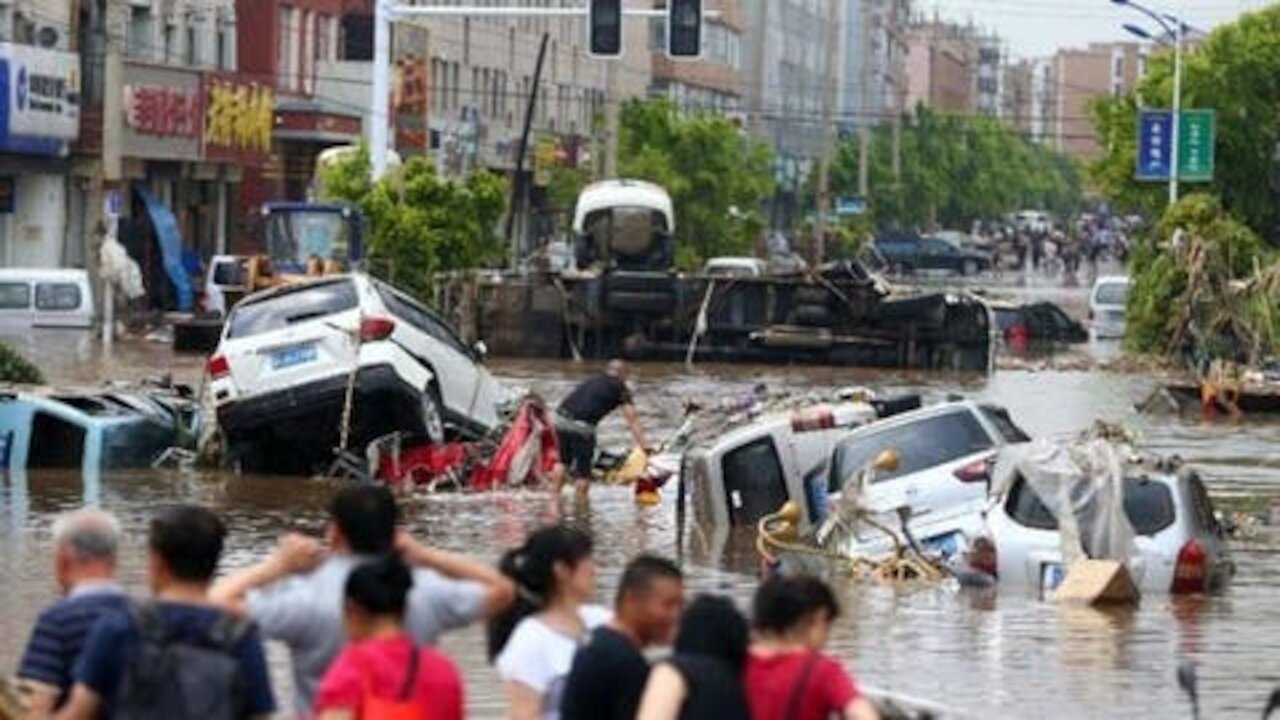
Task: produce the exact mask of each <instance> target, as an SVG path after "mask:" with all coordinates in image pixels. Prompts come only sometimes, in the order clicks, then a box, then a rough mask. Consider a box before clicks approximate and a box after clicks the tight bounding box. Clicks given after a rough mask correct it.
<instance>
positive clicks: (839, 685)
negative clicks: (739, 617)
mask: <svg viewBox="0 0 1280 720" xmlns="http://www.w3.org/2000/svg"><path fill="white" fill-rule="evenodd" d="M839 612H840V608H839V605H838V604H837V603H836V599H835V596H834V595H833V594H832V593H831V588H829V587H827V585H826V583H824V582H822V581H821V580H819V579H818V578H815V577H809V576H805V575H797V576H791V577H786V576H782V575H774V576H772V577H770V578H769V579H767V580H765V581H764V583H762V584H761V585H760V588H759V590H757V591H756V596H755V600H754V601H753V603H752V615H753V618H752V624H753V625H754V626H755V634H756V639H755V641H754V642H753V643H752V644H751V649H750V652H749V653H748V656H747V669H746V672H745V673H744V675H743V685H744V686H745V687H746V690H747V702H748V704H749V705H750V706H751V717H752V718H754V720H828V719H829V718H840V719H841V720H879V714H878V713H877V712H876V709H875V707H874V706H873V705H872V704H871V702H870V701H868V700H867V699H866V698H865V697H863V696H862V693H860V692H859V691H858V686H857V685H856V684H855V683H854V682H853V678H851V677H849V674H848V673H847V672H845V669H844V667H842V666H841V664H840V663H839V662H838V661H836V660H834V659H832V658H830V657H828V656H827V655H824V654H823V653H822V649H823V648H824V647H825V646H826V644H827V638H828V636H829V635H830V633H831V623H832V622H833V621H834V620H835V619H836V616H837V615H839Z"/></svg>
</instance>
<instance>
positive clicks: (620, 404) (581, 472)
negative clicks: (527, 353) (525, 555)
mask: <svg viewBox="0 0 1280 720" xmlns="http://www.w3.org/2000/svg"><path fill="white" fill-rule="evenodd" d="M627 374H628V371H627V364H626V363H624V362H623V361H621V360H610V361H609V364H608V366H606V368H605V371H604V374H602V375H596V376H595V377H592V378H588V379H587V380H584V381H583V382H582V383H581V384H580V385H578V387H576V388H574V389H573V392H571V393H569V396H568V397H566V398H565V399H564V400H563V401H562V402H561V403H560V407H559V409H557V410H556V430H557V433H556V434H557V436H558V437H559V441H560V461H561V463H562V464H563V466H564V470H565V471H567V473H568V474H569V476H570V477H572V478H573V479H574V482H575V484H576V486H577V490H578V493H579V494H585V493H586V492H587V487H588V485H587V483H588V482H589V481H590V480H591V467H592V465H593V464H594V462H595V454H596V426H597V425H599V424H600V421H601V420H603V419H604V417H605V416H606V415H608V414H609V413H611V412H613V411H614V410H616V409H618V408H622V417H623V419H624V420H625V421H626V423H627V429H628V430H630V431H631V438H632V439H633V440H635V443H636V447H640V448H648V447H649V443H648V441H647V440H646V439H645V434H644V428H642V427H641V426H640V415H639V413H637V412H636V406H635V404H634V403H632V401H631V390H630V388H628V387H627ZM564 474H565V472H558V473H556V484H555V490H556V493H557V494H559V491H560V489H561V487H562V485H563V482H564Z"/></svg>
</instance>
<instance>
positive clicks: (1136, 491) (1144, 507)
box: [1004, 478, 1177, 537]
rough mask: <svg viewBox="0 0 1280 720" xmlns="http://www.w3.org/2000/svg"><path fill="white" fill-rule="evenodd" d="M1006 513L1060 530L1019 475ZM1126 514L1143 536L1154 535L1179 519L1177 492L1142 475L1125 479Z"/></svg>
mask: <svg viewBox="0 0 1280 720" xmlns="http://www.w3.org/2000/svg"><path fill="white" fill-rule="evenodd" d="M1004 509H1005V512H1006V513H1007V514H1008V515H1009V517H1010V518H1012V519H1013V521H1014V522H1016V523H1018V524H1019V525H1022V526H1024V527H1029V528H1033V529H1036V530H1057V529H1058V519H1057V518H1055V517H1054V516H1053V513H1051V512H1049V508H1048V507H1046V506H1045V504H1044V503H1043V502H1041V500H1040V496H1039V495H1037V494H1036V492H1035V490H1033V489H1032V488H1031V486H1030V485H1029V484H1027V482H1026V480H1023V479H1022V478H1018V480H1017V481H1016V482H1015V483H1014V484H1013V487H1012V489H1010V490H1009V497H1008V499H1006V500H1005V505H1004ZM1124 513H1125V515H1126V516H1128V518H1129V523H1130V524H1131V525H1133V531H1134V532H1135V533H1137V534H1139V535H1143V536H1148V537H1149V536H1151V535H1155V534H1156V533H1158V532H1160V531H1161V530H1164V529H1165V528H1167V527H1169V526H1170V525H1172V524H1173V522H1174V520H1176V519H1177V509H1176V506H1175V505H1174V502H1173V492H1172V491H1170V490H1169V486H1168V485H1165V484H1164V483H1161V482H1154V481H1151V480H1144V479H1142V478H1125V480H1124Z"/></svg>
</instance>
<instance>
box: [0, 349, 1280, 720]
mask: <svg viewBox="0 0 1280 720" xmlns="http://www.w3.org/2000/svg"><path fill="white" fill-rule="evenodd" d="M54 355H57V353H51V354H50V356H51V360H50V364H49V367H54V368H56V369H55V370H49V372H50V373H51V374H53V373H57V374H56V375H55V377H58V378H60V379H66V380H74V381H82V382H92V381H97V380H100V379H104V378H106V377H118V376H125V377H129V378H139V377H144V376H146V375H153V374H155V373H157V372H165V371H172V372H174V373H175V374H176V376H177V377H178V379H185V380H188V381H192V380H197V379H198V372H199V367H200V359H199V358H181V357H180V358H176V359H174V358H170V356H169V355H168V354H167V352H162V351H161V350H157V349H156V348H155V347H153V346H148V345H143V346H135V345H127V344H126V345H123V346H120V347H117V348H116V351H115V353H114V354H113V355H112V356H111V357H110V358H103V357H102V356H101V355H100V354H99V352H98V351H97V349H96V347H94V346H92V345H86V346H84V347H83V348H80V347H77V348H73V350H72V351H69V352H67V353H66V355H68V356H73V357H70V358H68V357H60V358H56V359H55V358H53V356H54ZM590 371H591V368H589V367H584V366H572V365H570V364H568V363H553V362H527V363H523V362H522V363H495V372H497V373H498V374H500V375H501V376H503V377H505V378H508V379H511V380H513V381H515V382H517V383H519V384H521V385H525V386H528V387H530V388H532V389H535V390H538V391H540V392H541V393H543V394H544V395H545V396H547V397H550V398H559V397H561V396H563V395H564V394H565V393H566V392H567V391H568V389H569V388H570V387H571V385H572V384H573V383H574V382H575V381H576V380H577V379H579V378H580V377H582V376H583V375H585V374H586V373H588V372H590ZM637 371H638V372H637V374H638V378H637V384H638V393H637V397H638V400H639V403H640V407H641V410H642V413H643V416H644V420H645V422H646V423H647V424H648V426H649V427H650V428H651V434H653V435H655V436H656V437H659V438H661V437H662V435H663V434H664V433H665V432H669V431H670V430H671V429H673V428H674V427H676V426H677V425H678V423H679V413H680V411H681V403H680V401H681V400H682V399H683V398H685V397H689V396H700V397H724V396H726V395H728V394H731V393H739V392H747V391H748V390H750V388H751V387H752V386H753V385H755V384H756V383H758V382H764V383H766V384H768V385H770V386H771V387H775V388H782V387H785V388H789V389H791V390H794V391H814V392H818V393H826V392H831V391H832V390H833V389H835V388H838V387H842V386H847V385H856V384H865V385H868V386H871V387H874V388H876V389H877V390H879V391H880V392H882V393H895V392H906V391H923V392H925V394H926V399H928V400H936V399H940V398H943V397H945V396H946V395H947V394H949V393H962V394H965V395H969V396H974V397H978V398H981V399H988V400H992V401H995V402H998V403H1001V404H1004V405H1006V406H1007V407H1009V408H1010V410H1011V412H1012V413H1013V416H1014V417H1015V418H1016V419H1017V420H1018V421H1019V422H1020V423H1021V424H1022V425H1024V426H1025V427H1026V429H1027V430H1029V431H1031V432H1032V433H1033V434H1039V435H1047V436H1053V437H1065V436H1070V435H1071V434H1074V433H1076V432H1078V431H1079V430H1081V429H1083V428H1084V427H1086V426H1087V425H1088V424H1089V423H1091V422H1092V421H1093V420H1094V419H1098V418H1102V419H1108V420H1118V421H1123V422H1126V423H1129V424H1131V425H1132V426H1134V427H1136V428H1137V429H1138V430H1139V431H1140V432H1141V433H1142V434H1143V435H1144V437H1145V440H1146V442H1147V444H1148V445H1149V446H1150V447H1151V448H1152V449H1155V450H1158V451H1160V452H1166V453H1171V452H1177V453H1179V454H1181V455H1182V456H1183V457H1184V458H1186V459H1187V460H1188V461H1189V462H1191V463H1193V464H1195V465H1197V466H1199V467H1201V468H1202V469H1203V470H1204V471H1205V472H1206V474H1207V477H1208V480H1209V483H1210V485H1211V487H1212V488H1213V490H1214V492H1215V493H1222V492H1240V491H1245V490H1247V491H1252V492H1265V493H1275V492H1277V491H1278V490H1280V478H1278V477H1277V476H1278V475H1280V450H1278V449H1277V444H1276V443H1275V442H1274V441H1275V438H1276V437H1280V435H1278V434H1277V431H1280V425H1277V424H1275V423H1270V424H1267V423H1249V424H1246V425H1231V424H1224V425H1213V426H1201V425H1199V424H1198V423H1197V422H1196V421H1195V420H1193V419H1179V418H1171V417H1150V418H1146V417H1139V416H1137V415H1135V414H1134V412H1133V410H1132V405H1133V403H1134V402H1135V401H1137V400H1140V399H1141V398H1142V397H1144V396H1145V395H1146V394H1147V393H1148V392H1149V391H1150V389H1151V386H1152V384H1153V383H1152V381H1151V380H1149V379H1144V378H1142V377H1131V376H1118V375H1098V374H1086V373H1014V372H1008V373H1000V374H997V375H996V376H995V377H993V378H990V379H985V378H981V377H948V376H938V375H930V376H922V375H914V374H909V373H892V372H889V373H885V372H871V371H862V370H851V369H847V368H804V369H798V368H797V369H789V368H777V367H770V368H744V367H740V366H732V367H731V366H702V367H698V368H696V369H694V370H686V369H685V368H684V367H681V366H675V365H670V366H668V365H643V366H640V367H639V368H637ZM602 435H603V439H602V442H603V443H604V444H605V445H622V444H625V442H626V431H625V429H624V428H623V427H622V425H621V424H620V423H618V422H617V421H616V420H615V421H610V422H608V423H607V424H606V425H605V426H604V428H603V432H602ZM332 487H333V486H332V485H331V484H329V483H325V482H320V481H311V480H300V479H279V478H234V477H229V476H225V475H218V474H200V473H174V472H139V473H133V474H127V475H113V476H110V477H107V478H104V479H101V480H100V481H90V482H89V483H87V484H86V483H84V482H82V481H81V478H80V477H79V476H78V475H66V474H30V475H17V474H15V475H12V476H9V477H7V478H3V479H0V538H2V540H0V588H3V598H2V602H3V604H4V606H5V608H6V612H4V613H0V666H3V667H4V668H6V669H11V668H12V667H13V666H14V665H15V663H16V661H17V656H18V653H19V652H20V649H21V645H22V643H23V642H24V641H25V638H26V635H27V633H28V631H29V628H30V624H31V622H32V621H33V619H34V616H35V614H36V613H37V612H38V610H39V609H40V608H41V607H42V606H43V605H44V604H46V603H47V602H49V601H50V600H52V599H53V595H54V590H53V583H52V579H51V572H50V569H49V558H48V552H49V542H50V539H49V528H50V523H51V522H52V519H53V518H54V517H55V516H56V515H57V513H59V512H61V511H63V510H65V509H68V508H71V507H75V506H77V505H79V504H81V503H83V502H86V501H90V502H92V501H94V500H96V501H98V502H100V503H101V504H102V505H103V506H105V507H106V508H108V509H110V510H112V511H115V512H117V513H119V514H120V515H121V516H122V520H123V522H124V524H125V527H126V529H127V532H128V544H127V547H126V560H125V563H124V567H123V568H122V571H123V574H124V577H125V579H126V581H127V582H128V583H129V584H130V585H131V586H132V587H134V588H137V589H139V590H140V589H141V588H142V587H143V585H144V564H143V561H142V552H143V543H144V540H145V533H146V523H147V520H148V518H149V516H150V514H151V513H152V512H153V509H154V508H155V507H157V506H162V505H165V504H169V503H176V502H199V503H205V504H208V505H210V506H211V507H213V508H215V509H216V510H217V511H219V512H220V513H222V514H223V515H224V517H226V519H227V522H228V524H229V525H230V527H231V529H232V537H231V539H230V545H229V548H228V552H227V559H226V565H227V566H242V565H244V564H246V563H249V562H251V561H252V560H253V559H255V558H257V557H260V556H261V555H262V554H263V553H265V552H267V550H268V549H269V547H270V546H271V544H272V543H273V542H274V538H275V537H276V536H277V535H278V534H279V533H281V532H283V531H285V530H291V529H299V530H304V531H307V532H319V531H320V529H321V528H322V526H323V524H324V508H325V503H326V501H327V498H328V496H329V494H330V492H331V490H332ZM667 495H668V496H672V495H674V493H671V492H668V493H667ZM566 512H567V515H568V517H569V518H570V519H571V520H572V521H574V522H577V523H580V524H582V525H584V526H586V527H587V528H589V529H590V530H592V531H593V532H594V533H595V535H596V537H597V538H598V542H599V556H600V557H599V559H600V561H601V567H602V573H601V574H602V583H603V587H602V597H606V598H607V597H609V596H610V595H611V593H612V588H613V586H614V583H615V582H616V576H617V573H618V572H619V570H620V568H621V566H622V564H623V563H624V562H625V560H626V559H627V558H628V557H629V556H631V555H633V554H635V553H637V552H639V551H642V550H649V551H654V552H660V553H666V554H670V555H676V554H677V553H679V554H680V555H681V556H682V557H683V559H684V561H685V566H686V568H687V569H688V573H689V584H690V586H691V588H692V589H694V590H695V591H715V592H725V593H729V594H732V595H733V596H735V597H736V598H738V599H739V600H741V601H743V602H744V603H745V602H746V601H747V599H748V598H749V597H750V594H751V592H752V591H753V589H754V587H755V584H756V575H755V573H756V568H757V560H756V557H755V554H754V550H753V548H752V538H751V537H750V535H749V534H735V535H733V536H730V535H728V534H720V535H718V536H716V535H708V534H707V533H705V532H702V531H700V530H698V529H693V528H691V529H689V532H688V542H687V543H686V546H685V547H684V548H680V549H679V550H678V549H677V547H676V528H675V524H674V507H673V502H672V498H671V497H668V498H667V499H666V502H665V503H664V504H663V505H661V506H658V507H653V508H638V507H636V506H635V505H634V504H633V503H632V502H631V499H630V495H629V493H628V492H627V491H625V490H621V489H617V488H597V489H596V490H595V491H594V493H593V496H592V501H591V503H590V505H589V506H583V507H572V506H570V507H569V508H567V509H566ZM406 515H407V518H408V522H409V524H410V526H411V527H412V529H413V530H414V531H415V532H417V533H420V534H422V535H423V536H425V537H427V538H429V539H430V540H431V541H433V542H436V543H439V544H440V545H442V546H445V547H449V548H453V549H459V550H465V551H468V552H473V553H476V554H479V555H482V556H485V557H487V558H491V559H492V558H496V557H497V555H498V554H499V553H500V552H501V550H502V549H504V548H507V547H511V546H514V545H516V544H517V543H518V542H519V541H520V540H521V538H522V537H523V536H524V534H525V533H526V532H527V531H528V529H529V528H531V527H534V526H536V525H537V524H538V523H540V522H544V521H545V520H546V519H547V518H548V517H549V512H548V507H547V503H546V501H545V498H544V497H542V496H540V495H537V494H533V493H515V494H494V495H483V496H438V497H429V498H420V499H414V500H412V501H411V502H410V504H409V507H408V509H407V512H406ZM1236 560H1237V562H1238V563H1239V565H1240V574H1239V577H1238V578H1237V581H1236V583H1235V584H1234V586H1233V587H1232V588H1231V589H1230V590H1229V592H1228V593H1227V594H1226V595H1224V596H1222V597H1218V598H1210V599H1207V600H1200V601H1190V602H1185V601H1178V602H1171V601H1169V600H1168V599H1166V598H1156V597H1152V598H1148V599H1147V600H1145V601H1144V602H1143V603H1142V605H1141V606H1140V607H1138V608H1137V609H1134V610H1128V611H1118V612H1116V611H1111V612H1100V611H1096V610H1091V609H1084V608H1061V607H1057V606H1054V605H1049V604H1045V603H1043V602H1040V601H1038V600H1037V599H1035V598H1034V597H1029V596H1022V595H1019V594H1011V593H996V592H990V591H988V592H985V593H982V592H976V593H975V592H969V591H960V590H958V589H956V588H953V587H943V588H931V589H925V590H916V591H913V592H907V593H895V592H894V591H892V590H890V589H887V588H881V587H848V588H844V589H843V590H842V597H843V600H844V605H845V608H846V613H845V614H844V616H843V617H842V618H841V619H840V621H839V623H838V630H837V634H836V637H835V641H834V646H835V651H836V652H837V653H838V654H839V655H840V656H841V657H843V658H844V659H845V660H846V661H847V662H849V664H850V665H851V666H852V667H853V668H855V669H856V671H857V673H858V674H859V675H860V676H861V677H862V678H864V679H865V680H866V681H867V682H868V683H870V684H873V685H876V686H878V687H882V688H890V689H894V690H899V691H903V692H907V693H910V694H912V695H917V696H922V697H926V698H931V699H934V700H936V701H939V702H943V703H947V704H951V705H954V706H956V707H957V708H960V709H963V710H964V711H966V712H967V713H969V714H972V715H977V716H982V717H1008V718H1025V717H1032V716H1035V717H1040V718H1083V717H1090V718H1093V717H1125V716H1131V717H1132V716H1136V717H1173V716H1183V715H1184V713H1186V712H1187V706H1186V704H1185V702H1184V700H1183V699H1182V697H1181V696H1180V693H1179V691H1178V689H1177V687H1176V683H1175V682H1174V672H1175V668H1176V666H1177V663H1178V662H1179V661H1180V660H1182V659H1186V658H1193V659H1196V660H1198V661H1199V662H1200V664H1201V692H1202V695H1203V698H1204V705H1205V710H1206V713H1205V715H1206V717H1215V718H1216V717H1235V716H1241V717H1243V716H1245V715H1248V716H1256V715H1257V714H1258V711H1259V709H1260V708H1261V704H1262V701H1263V700H1264V699H1265V696H1266V694H1267V693H1268V691H1269V690H1270V687H1269V683H1270V682H1274V681H1276V680H1277V679H1278V678H1276V677H1274V676H1273V675H1274V671H1273V670H1270V668H1273V667H1274V659H1275V648H1276V647H1277V645H1280V626H1278V625H1277V624H1276V623H1275V622H1274V621H1273V619H1272V618H1273V617H1274V612H1273V610H1272V607H1273V603H1274V600H1273V598H1272V588H1273V587H1275V585H1276V583H1277V581H1280V577H1277V576H1278V575H1280V568H1277V567H1276V564H1275V563H1274V562H1273V561H1272V559H1271V556H1270V555H1267V554H1262V553H1238V554H1237V557H1236ZM446 648H447V649H448V650H449V651H450V652H451V653H453V654H454V655H455V656H456V657H457V658H458V659H459V661H460V662H461V663H462V664H463V666H464V668H465V670H466V675H467V679H468V683H469V688H468V690H469V693H470V703H471V708H472V712H473V715H474V716H476V717H493V716H500V715H501V714H502V711H503V706H502V702H501V693H500V686H499V684H498V681H497V679H496V677H495V675H494V674H493V672H492V671H491V670H490V669H489V668H488V666H487V665H486V664H485V662H484V657H483V642H482V638H481V633H480V631H479V630H478V629H473V630H469V631H466V632H463V633H460V634H457V635H454V636H452V637H450V638H448V640H447V641H446ZM273 658H274V661H275V667H276V669H277V671H278V670H279V669H280V668H281V667H282V665H281V656H280V654H279V650H276V651H274V652H273ZM276 677H277V679H278V681H279V682H280V687H281V688H282V689H283V691H284V692H287V687H288V685H287V682H288V681H287V675H286V674H284V673H280V672H277V673H276Z"/></svg>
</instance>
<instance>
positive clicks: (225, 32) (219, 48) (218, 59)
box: [214, 17, 236, 70]
mask: <svg viewBox="0 0 1280 720" xmlns="http://www.w3.org/2000/svg"><path fill="white" fill-rule="evenodd" d="M235 41H236V28H235V25H234V24H233V23H231V22H228V21H227V19H226V18H224V17H219V18H218V20H217V37H216V43H215V47H214V53H215V63H216V64H217V66H218V69H220V70H234V69H235V66H236V49H235Z"/></svg>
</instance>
